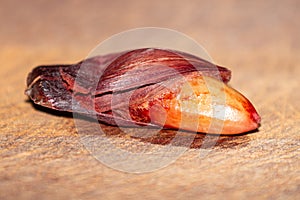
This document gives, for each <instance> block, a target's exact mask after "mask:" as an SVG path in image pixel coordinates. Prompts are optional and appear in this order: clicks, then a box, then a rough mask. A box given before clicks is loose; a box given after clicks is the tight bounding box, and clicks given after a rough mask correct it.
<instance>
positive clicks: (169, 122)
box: [26, 48, 260, 134]
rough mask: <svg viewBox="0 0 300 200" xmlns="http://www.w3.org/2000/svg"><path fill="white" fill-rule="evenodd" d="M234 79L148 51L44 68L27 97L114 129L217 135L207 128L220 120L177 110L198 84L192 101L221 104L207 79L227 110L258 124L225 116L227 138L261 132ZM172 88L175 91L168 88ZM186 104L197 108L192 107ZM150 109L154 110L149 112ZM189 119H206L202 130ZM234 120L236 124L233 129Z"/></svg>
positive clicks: (182, 56) (34, 75)
mask: <svg viewBox="0 0 300 200" xmlns="http://www.w3.org/2000/svg"><path fill="white" fill-rule="evenodd" d="M206 77H212V78H213V79H211V78H208V79H207V78H206ZM230 77H231V72H230V71H229V70H228V69H226V68H224V67H220V66H216V65H214V64H212V63H210V62H208V61H205V60H203V59H201V58H198V57H196V56H193V55H190V54H187V53H184V52H179V51H174V50H163V49H153V48H145V49H137V50H132V51H126V52H121V53H115V54H109V55H105V56H97V57H93V58H89V59H86V60H83V61H81V62H79V63H77V64H74V65H55V66H39V67H37V68H35V69H34V70H33V71H32V72H31V73H30V74H29V75H28V78H27V89H26V94H27V95H28V96H29V97H30V98H31V99H32V100H33V101H34V102H35V103H37V104H40V105H42V106H46V107H49V108H52V109H56V110H60V111H68V112H77V113H81V114H84V115H88V116H91V117H92V116H93V115H96V116H97V118H98V119H99V120H100V121H102V122H105V123H108V124H111V125H116V124H118V125H122V126H134V125H148V126H157V125H158V126H164V127H172V128H180V127H179V126H181V128H183V129H186V130H194V131H198V132H208V131H211V130H208V129H207V126H208V125H207V124H209V121H211V120H212V119H213V118H214V116H213V115H210V116H209V115H208V116H206V117H205V116H204V115H203V113H202V114H201V110H197V113H198V114H197V113H196V114H191V113H190V114H189V111H187V110H184V109H175V107H176V106H174V105H175V104H176V101H177V104H178V103H182V101H181V100H180V98H178V95H179V94H180V93H181V92H184V89H183V88H184V86H185V84H186V83H189V84H190V83H194V82H197V83H198V84H196V85H193V84H192V88H193V90H191V91H192V92H191V95H192V94H193V93H197V94H201V92H204V93H205V94H206V95H207V96H208V97H209V96H210V97H213V98H215V99H218V98H221V96H222V95H221V96H216V95H215V96H213V95H211V94H210V93H209V90H208V89H207V88H206V89H205V86H206V81H203V80H204V79H203V78H205V80H206V79H207V80H213V81H212V82H214V81H215V82H216V83H219V84H222V85H221V87H220V88H225V90H224V91H225V96H226V98H225V99H226V102H225V101H224V102H223V104H224V105H223V106H229V107H234V106H237V105H239V106H238V109H237V110H238V111H239V112H238V113H239V114H240V115H241V116H242V115H243V116H244V117H245V119H246V116H247V117H248V118H251V117H252V121H251V120H250V121H247V120H241V121H238V117H240V116H238V115H236V116H229V118H230V119H229V118H228V116H227V118H228V119H227V118H226V115H225V116H224V118H223V119H222V120H221V122H222V123H223V124H224V129H223V130H222V133H227V134H231V133H241V132H245V131H249V130H253V129H256V128H257V127H258V124H259V121H260V118H259V116H258V114H257V112H256V111H255V109H254V107H253V106H252V104H251V103H250V102H249V101H248V100H247V99H246V98H245V97H243V96H242V95H240V94H239V93H238V92H236V91H235V90H233V89H231V88H229V87H228V86H227V85H226V83H227V82H228V81H229V80H230ZM215 82H214V83H215ZM223 82H224V83H223ZM166 84H167V85H169V86H170V87H167V88H166V87H165V85H166ZM173 89H175V90H173ZM193 91H194V92H193ZM227 95H229V96H228V97H227ZM223 97H224V95H223ZM178 99H179V100H178ZM228 99H229V100H230V101H227V100H228ZM185 103H186V104H187V105H194V104H193V102H192V101H190V103H189V102H188V101H187V102H185ZM203 103H204V104H203ZM146 104H147V106H148V107H145V105H146ZM177 104H176V105H177ZM198 104H199V105H202V104H203V105H204V106H210V109H213V107H212V106H214V105H212V104H211V103H209V102H201V101H199V102H198ZM172 106H173V107H172ZM151 107H153V109H154V108H157V107H160V108H163V110H157V112H156V115H153V116H150V114H149V113H150V110H151ZM187 107H188V106H187ZM177 108H178V105H177ZM162 113H165V117H164V119H165V121H163V120H162V117H161V116H160V115H162ZM184 115H187V116H189V117H190V121H194V120H193V119H197V120H196V121H198V119H200V118H201V120H202V121H201V120H200V121H201V123H200V124H199V123H197V127H199V128H197V129H195V128H189V127H191V126H190V124H191V122H190V121H188V120H184V119H183V118H182V117H181V116H184ZM203 119H205V120H206V122H205V123H204V122H203ZM176 120H177V121H176ZM230 120H232V121H236V123H230ZM246 121H247V122H246ZM179 122H180V123H179ZM243 127H244V128H243Z"/></svg>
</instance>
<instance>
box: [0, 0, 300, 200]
mask: <svg viewBox="0 0 300 200" xmlns="http://www.w3.org/2000/svg"><path fill="white" fill-rule="evenodd" d="M278 2H280V1H278ZM278 2H277V1H210V3H208V2H202V1H191V2H189V3H187V2H186V1H185V2H184V3H183V2H182V1H165V3H161V1H156V0H153V1H150V2H148V1H147V2H146V1H128V2H126V3H124V2H123V1H114V3H109V2H106V1H102V2H101V1H63V2H60V1H36V2H35V1H32V3H30V1H26V2H25V1H1V2H0V22H1V31H0V42H1V48H0V59H1V67H0V85H1V87H0V93H1V99H0V108H1V109H0V116H1V121H0V130H1V132H0V159H1V160H0V199H66V198H68V199H69V198H71V199H120V198H124V199H141V198H143V199H157V198H162V197H163V198H164V199H300V162H299V155H300V153H299V152H300V150H299V145H300V137H299V136H300V135H299V131H300V104H299V100H300V93H299V85H300V79H299V75H300V64H299V63H300V56H299V55H300V37H299V35H300V22H299V19H300V14H299V8H300V3H299V1H285V2H284V3H283V2H282V3H278ZM142 26H158V27H166V28H172V29H175V30H178V31H181V32H183V33H185V34H187V35H189V36H190V37H192V38H194V39H195V40H196V41H197V42H198V43H200V44H201V45H203V46H204V47H205V48H206V50H207V51H208V52H209V54H210V55H211V57H212V58H213V59H214V61H215V62H216V63H218V64H220V65H224V66H227V67H229V68H230V69H231V70H232V72H233V78H232V81H231V85H232V86H233V87H235V88H236V89H238V90H239V91H241V92H242V93H243V94H245V95H246V96H247V97H248V98H249V99H250V100H251V101H252V102H253V104H254V105H255V106H256V108H257V110H258V112H259V113H260V115H261V117H262V125H261V127H260V128H259V131H258V132H254V133H251V134H246V135H242V136H235V137H220V138H219V139H218V141H217V143H216V145H215V147H214V148H213V149H212V151H211V152H210V153H209V154H208V155H207V156H205V157H204V158H201V157H199V152H200V151H201V150H203V149H201V148H199V147H200V146H201V143H202V141H203V138H204V137H205V136H203V135H200V136H197V138H196V139H195V141H194V142H193V144H192V147H193V148H191V149H188V150H187V151H186V152H185V153H184V154H183V155H182V156H180V157H179V159H177V160H176V161H175V162H173V163H172V164H170V165H168V166H166V167H164V168H163V169H159V170H155V171H154V172H149V173H141V174H132V173H124V172H121V171H118V170H114V169H112V168H110V167H107V166H106V165H104V164H102V163H101V162H99V161H98V160H97V159H95V158H94V157H93V156H92V155H91V154H90V153H89V151H87V149H86V148H85V146H84V145H83V143H82V142H81V141H82V140H81V139H80V138H81V136H82V134H79V133H78V131H77V129H76V127H75V124H74V120H73V119H72V117H68V116H60V115H57V114H56V113H51V112H48V111H45V110H43V109H39V108H36V107H34V106H33V105H32V104H31V103H30V102H29V101H28V100H27V98H26V96H25V95H24V93H23V92H24V89H25V79H26V76H27V73H29V72H30V71H31V69H32V68H33V67H35V66H36V65H40V64H57V63H73V62H77V61H79V60H81V59H82V58H84V57H86V56H87V54H88V53H89V52H90V50H92V49H93V48H94V47H95V46H96V45H97V44H98V43H99V42H101V41H103V40H105V39H106V38H108V37H109V36H111V35H113V34H115V33H118V32H120V31H124V30H127V29H130V28H135V27H142ZM104 128H105V130H108V131H109V132H108V134H107V137H109V138H110V139H111V140H112V141H115V142H116V143H118V144H119V145H123V146H122V148H125V149H126V148H127V149H130V148H133V147H132V146H131V144H137V145H140V146H143V145H150V146H153V147H154V148H160V147H161V146H163V145H162V143H164V142H165V143H167V142H168V138H170V137H172V134H173V133H172V132H170V131H169V132H168V131H165V132H162V133H161V135H160V136H157V137H156V138H154V137H152V138H150V139H149V138H148V139H147V138H146V139H137V138H133V137H130V136H128V135H127V134H119V133H118V129H116V128H112V127H104ZM128 130H129V131H133V132H134V131H135V132H139V133H141V132H143V131H145V130H143V129H141V130H131V129H128ZM87 134H88V132H87ZM182 134H183V136H182V137H183V138H184V137H185V136H184V134H186V133H182ZM212 140H213V139H212ZM157 143H158V144H157ZM120 148H121V147H120ZM178 148H180V147H179V146H178ZM108 153H109V149H108Z"/></svg>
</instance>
